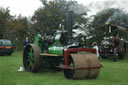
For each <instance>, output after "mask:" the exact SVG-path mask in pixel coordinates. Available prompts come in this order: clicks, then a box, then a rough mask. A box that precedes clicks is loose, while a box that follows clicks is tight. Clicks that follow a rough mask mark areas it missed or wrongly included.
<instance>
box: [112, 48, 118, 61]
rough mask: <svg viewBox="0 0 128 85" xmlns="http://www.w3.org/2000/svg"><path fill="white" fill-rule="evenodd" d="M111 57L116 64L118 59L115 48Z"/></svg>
mask: <svg viewBox="0 0 128 85" xmlns="http://www.w3.org/2000/svg"><path fill="white" fill-rule="evenodd" d="M113 56H114V61H115V62H116V61H117V59H118V54H117V48H114V54H113Z"/></svg>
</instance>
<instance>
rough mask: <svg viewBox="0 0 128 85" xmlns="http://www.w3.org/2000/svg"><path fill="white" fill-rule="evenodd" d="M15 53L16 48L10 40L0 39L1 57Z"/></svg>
mask: <svg viewBox="0 0 128 85" xmlns="http://www.w3.org/2000/svg"><path fill="white" fill-rule="evenodd" d="M13 52H14V46H13V45H12V42H11V41H10V40H6V39H0V55H5V54H6V55H11V54H12V53H13Z"/></svg>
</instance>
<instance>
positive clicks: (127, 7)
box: [87, 0, 128, 15]
mask: <svg viewBox="0 0 128 85" xmlns="http://www.w3.org/2000/svg"><path fill="white" fill-rule="evenodd" d="M87 7H88V8H90V10H91V12H90V15H93V14H96V13H97V12H99V11H101V10H103V9H107V8H120V9H123V11H125V12H128V0H104V1H103V0H100V1H99V0H98V1H96V0H95V1H93V2H92V3H90V4H88V5H87Z"/></svg>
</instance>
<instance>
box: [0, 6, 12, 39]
mask: <svg viewBox="0 0 128 85" xmlns="http://www.w3.org/2000/svg"><path fill="white" fill-rule="evenodd" d="M9 11H10V10H9V9H8V8H6V9H4V8H2V7H1V8H0V38H3V34H4V33H5V31H6V29H7V26H8V21H9V20H10V18H11V15H10V13H9Z"/></svg>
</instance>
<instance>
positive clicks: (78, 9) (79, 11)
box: [69, 4, 88, 14]
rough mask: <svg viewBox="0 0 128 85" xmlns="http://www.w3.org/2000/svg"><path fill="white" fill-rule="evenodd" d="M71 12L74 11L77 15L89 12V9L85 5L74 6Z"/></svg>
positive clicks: (70, 8) (71, 7)
mask: <svg viewBox="0 0 128 85" xmlns="http://www.w3.org/2000/svg"><path fill="white" fill-rule="evenodd" d="M69 10H70V11H73V12H74V13H75V14H82V13H86V12H87V11H88V9H87V7H86V6H84V5H83V4H74V5H71V6H70V7H69Z"/></svg>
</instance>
